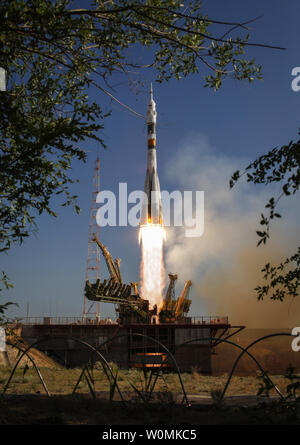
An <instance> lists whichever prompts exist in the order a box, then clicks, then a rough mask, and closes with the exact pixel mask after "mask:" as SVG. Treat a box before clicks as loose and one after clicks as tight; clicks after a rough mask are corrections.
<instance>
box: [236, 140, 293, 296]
mask: <svg viewBox="0 0 300 445" xmlns="http://www.w3.org/2000/svg"><path fill="white" fill-rule="evenodd" d="M244 175H246V177H247V181H248V182H252V183H254V184H265V185H268V184H271V183H274V182H281V183H282V186H281V189H282V191H281V193H280V194H279V195H278V196H277V197H276V198H275V197H271V198H270V200H269V202H268V203H267V204H266V206H265V207H266V209H268V214H267V216H266V215H264V214H263V213H262V214H261V219H260V225H261V226H263V228H262V229H261V230H257V232H256V233H257V235H258V237H259V240H258V243H257V245H258V246H259V245H261V244H266V242H267V240H268V239H269V238H270V224H271V220H273V219H275V218H281V215H280V214H279V213H277V212H276V207H277V205H278V203H279V201H280V199H281V198H282V197H287V196H291V195H294V194H295V193H296V192H297V191H298V190H299V186H300V140H298V141H297V142H293V141H291V142H290V143H289V144H287V145H284V146H282V147H280V148H273V149H272V150H271V151H269V152H268V153H266V154H265V155H262V156H260V157H259V158H257V159H256V160H255V161H254V162H252V163H251V164H249V165H248V166H247V167H246V169H245V170H244V171H243V172H242V173H240V171H236V172H235V173H234V174H233V175H232V177H231V180H230V187H233V186H234V185H235V183H236V182H237V181H238V180H239V179H240V178H241V177H242V176H244ZM261 271H262V272H263V278H264V279H265V281H266V284H265V285H264V286H257V287H256V288H255V291H256V294H257V298H258V300H262V299H263V298H264V297H267V296H270V298H271V299H273V300H280V301H282V300H283V299H284V298H285V297H287V296H291V297H296V296H297V295H298V289H299V285H300V247H298V249H297V251H296V252H295V253H294V254H293V255H291V256H289V257H288V258H286V259H285V260H283V261H282V262H281V263H280V264H279V265H276V266H273V265H271V264H270V263H267V264H266V265H265V266H264V267H263V269H262V270H261Z"/></svg>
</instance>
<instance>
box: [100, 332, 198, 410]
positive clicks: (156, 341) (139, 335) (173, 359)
mask: <svg viewBox="0 0 300 445" xmlns="http://www.w3.org/2000/svg"><path fill="white" fill-rule="evenodd" d="M130 335H133V336H136V337H143V338H147V339H148V340H151V341H153V342H154V343H156V344H158V345H159V346H161V347H162V348H163V349H164V351H165V352H166V353H167V354H168V355H169V356H170V358H171V359H172V361H173V363H174V365H175V367H176V372H177V375H178V378H179V381H180V385H181V389H182V392H183V400H185V402H186V404H187V406H188V405H189V401H188V398H187V394H186V391H185V387H184V384H183V381H182V378H181V373H180V369H179V367H178V364H177V361H176V359H175V357H174V355H173V354H172V353H171V352H170V351H169V349H168V348H167V347H166V346H165V345H163V344H162V343H161V342H160V341H158V340H156V339H155V338H153V337H149V335H145V334H138V333H131V334H130ZM121 337H128V334H119V335H115V336H114V337H111V338H109V339H107V340H106V341H104V342H103V343H101V344H100V345H99V346H98V348H101V347H102V346H104V345H106V344H107V343H111V342H113V341H114V340H116V339H117V338H121ZM163 362H164V360H163V361H162V363H161V366H162V364H163ZM153 389H154V387H153ZM153 389H152V391H153Z"/></svg>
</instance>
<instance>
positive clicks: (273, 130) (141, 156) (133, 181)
mask: <svg viewBox="0 0 300 445" xmlns="http://www.w3.org/2000/svg"><path fill="white" fill-rule="evenodd" d="M203 10H204V11H205V12H206V13H207V14H208V15H209V16H211V17H213V18H214V19H217V20H230V21H235V20H236V21H246V20H248V19H251V18H253V17H256V16H259V15H263V17H262V18H260V19H259V20H257V21H256V22H254V23H252V24H251V28H252V31H251V41H255V42H262V43H266V44H270V45H278V46H283V47H286V48H287V49H286V51H277V50H273V49H264V48H251V49H250V50H249V51H248V54H250V55H251V57H254V58H255V59H256V61H257V63H259V64H261V65H262V67H263V69H262V74H263V81H255V82H254V83H252V84H248V83H246V82H237V81H232V80H230V79H228V80H226V81H225V82H224V84H223V86H222V88H221V89H220V90H219V91H218V92H213V91H212V90H210V89H208V88H203V80H202V78H201V74H199V75H193V76H190V77H188V78H186V79H182V80H180V81H179V82H178V81H170V82H168V83H164V84H157V83H154V96H155V101H156V103H157V111H158V130H157V133H158V134H157V137H158V152H157V156H158V170H159V177H160V182H161V188H162V189H164V190H174V189H176V188H178V187H184V185H185V178H183V177H182V176H181V172H180V171H178V172H177V175H176V174H173V175H170V174H169V173H168V170H169V166H170V163H172V162H173V161H174V158H175V157H178V156H179V155H180V150H182V147H183V143H182V141H184V140H185V139H186V138H188V137H190V135H195V134H196V135H201V137H205V138H206V140H207V141H209V145H210V146H211V147H213V151H214V156H215V157H217V158H218V156H219V157H225V158H226V159H227V160H228V162H229V163H230V162H231V161H230V160H232V159H234V162H232V167H233V168H232V171H234V170H235V167H236V166H240V168H241V169H242V168H243V166H245V165H246V164H245V163H246V162H247V161H249V160H252V159H254V158H255V157H257V156H258V155H260V154H262V153H264V152H266V151H268V150H269V149H271V148H273V147H275V146H279V145H282V144H284V143H287V142H289V141H290V140H291V139H296V138H297V134H298V129H299V127H300V125H299V117H300V116H299V114H300V113H299V109H300V92H299V93H295V92H293V91H292V89H291V81H292V76H291V71H292V68H293V67H295V66H300V54H299V17H300V3H299V2H298V1H297V0H290V1H289V2H284V1H283V0H273V1H272V2H270V1H268V0H264V1H258V0H254V1H252V2H245V1H243V2H241V1H237V0H227V1H226V2H224V1H221V0H209V1H204V2H203ZM142 79H143V80H144V82H145V87H144V89H143V91H141V92H140V93H139V94H138V95H136V94H135V92H134V91H130V89H129V88H128V86H127V85H126V84H125V83H124V84H121V85H120V86H119V87H118V89H117V93H116V95H117V97H118V98H119V99H120V100H121V101H122V102H124V103H126V104H127V105H129V106H130V107H131V108H133V109H135V110H136V111H137V112H139V113H141V114H145V112H146V107H147V100H148V89H149V83H150V81H152V80H153V73H151V72H145V73H143V74H142ZM90 95H91V98H92V99H94V100H96V101H99V103H100V104H107V99H106V98H105V97H103V95H102V94H100V92H99V91H96V90H91V92H90ZM106 106H107V105H106ZM112 111H113V112H112V115H111V116H110V117H109V118H107V119H106V121H105V123H104V124H105V129H104V131H103V132H102V136H103V138H104V141H105V143H106V144H107V146H108V148H107V150H103V149H101V150H100V164H101V188H102V189H106V190H112V191H117V190H118V184H119V183H120V182H127V183H128V191H129V192H130V191H131V190H136V189H142V188H143V185H144V178H145V170H146V156H147V151H146V129H145V124H144V122H143V120H141V119H139V118H137V117H136V116H134V115H132V114H130V113H128V112H127V111H126V110H124V109H122V108H121V107H120V106H119V105H117V104H113V109H112ZM82 146H83V147H84V149H86V150H87V151H88V161H87V163H86V164H79V163H75V164H74V167H73V171H72V176H73V177H74V178H78V179H79V180H80V183H79V184H78V185H76V186H74V187H73V190H74V192H76V193H77V194H78V195H79V205H80V207H81V209H82V211H81V214H80V215H79V216H77V215H76V214H75V212H74V211H72V210H71V209H66V208H60V209H59V216H58V218H55V219H54V218H52V217H48V216H46V215H45V216H41V217H40V218H39V220H38V226H39V232H38V233H37V235H36V236H35V235H33V236H32V237H31V238H30V239H28V240H27V241H26V242H25V243H24V244H23V245H22V246H21V247H17V246H16V247H14V248H13V249H12V250H11V251H10V252H9V254H8V255H3V254H2V263H1V265H2V269H3V270H5V271H6V273H7V274H8V275H9V277H10V279H11V280H12V282H13V283H14V285H15V287H14V289H13V290H12V291H11V292H10V294H9V295H10V299H11V300H13V301H17V302H18V303H19V308H18V309H17V308H15V309H13V310H12V311H11V314H13V315H16V316H22V315H24V314H25V312H26V305H27V302H28V303H29V306H30V315H32V316H38V315H53V316H55V315H56V314H59V315H64V316H78V315H79V314H81V311H82V304H83V286H84V277H85V266H86V256H87V239H88V225H89V210H90V203H91V192H92V175H93V163H94V160H95V154H96V149H97V147H96V145H95V144H94V143H93V142H89V141H88V142H86V144H83V145H82ZM197 162H199V169H200V167H201V156H198V157H197ZM173 164H174V162H173ZM185 174H187V175H188V173H185ZM228 180H229V178H228ZM202 186H203V189H204V190H205V188H206V184H205V183H202ZM226 187H228V182H224V188H226ZM258 190H259V189H258ZM234 193H235V195H234V196H236V199H237V200H239V201H243V197H244V195H243V194H246V193H248V192H247V190H245V189H244V188H243V187H242V186H241V188H240V190H237V191H235V192H234ZM255 193H256V192H255ZM298 203H299V202H298ZM57 204H58V203H56V202H55V201H54V206H56V205H57ZM209 204H210V203H209V200H208V201H206V206H208V207H209ZM296 204H297V202H296ZM261 210H262V209H261V208H259V206H258V207H257V214H258V215H259V213H260V211H261ZM288 217H289V216H288V215H287V218H288ZM292 217H293V218H294V217H295V214H294V213H292ZM296 217H297V215H296ZM285 221H286V220H285ZM287 222H288V223H289V221H287ZM281 224H283V222H282V223H281ZM254 229H255V228H254ZM101 236H102V242H103V243H104V244H105V245H106V246H107V247H108V248H109V250H110V251H111V253H112V255H113V256H114V257H121V258H122V259H123V262H122V265H121V267H122V272H123V276H124V279H125V280H126V281H130V280H131V281H135V280H138V278H139V246H138V242H137V229H135V228H131V227H125V228H119V227H116V228H111V227H110V228H102V229H101ZM254 243H255V239H254ZM287 253H289V252H287ZM291 253H292V252H291ZM203 262H205V259H203ZM101 267H102V269H101V273H102V277H106V275H107V271H106V267H105V264H104V261H102V263H101ZM184 278H185V279H188V278H189V277H184ZM199 280H201V277H199ZM195 292H196V291H195ZM192 296H193V298H194V299H195V300H197V299H200V298H201V296H198V295H196V294H192ZM102 308H103V315H106V314H107V313H110V311H111V308H110V305H107V306H105V305H102ZM199 308H200V306H199V305H197V304H195V305H194V309H193V308H192V311H194V313H193V315H197V313H196V312H195V311H197V309H199ZM224 315H226V314H224Z"/></svg>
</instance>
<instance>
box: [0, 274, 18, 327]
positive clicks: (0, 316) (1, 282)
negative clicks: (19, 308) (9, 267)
mask: <svg viewBox="0 0 300 445" xmlns="http://www.w3.org/2000/svg"><path fill="white" fill-rule="evenodd" d="M0 286H1V287H0V294H1V292H2V291H3V290H4V289H6V290H8V289H10V288H12V287H13V285H12V284H11V283H10V282H9V279H8V277H7V275H6V274H5V273H4V272H3V271H2V276H1V278H0ZM3 286H4V287H3ZM12 304H14V305H16V303H12V302H11V301H8V302H7V303H3V304H0V326H1V325H4V324H6V323H7V317H6V316H5V311H6V310H7V309H8V307H9V306H11V305H12Z"/></svg>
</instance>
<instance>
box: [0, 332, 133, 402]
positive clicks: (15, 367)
mask: <svg viewBox="0 0 300 445" xmlns="http://www.w3.org/2000/svg"><path fill="white" fill-rule="evenodd" d="M54 339H55V340H74V341H76V342H78V343H80V344H82V345H84V346H86V347H88V348H89V349H91V350H92V351H93V352H95V353H96V354H97V355H98V356H99V358H100V361H101V362H102V361H103V362H104V363H105V365H106V366H107V368H108V370H109V372H110V374H111V377H112V379H113V373H112V370H111V368H110V366H109V364H108V363H107V361H106V359H105V357H103V355H102V354H101V353H100V352H99V351H97V349H96V348H94V347H93V346H91V345H90V344H89V343H86V342H84V341H82V340H79V339H78V338H75V337H64V336H58V337H51V338H50V339H49V338H48V337H47V338H42V339H40V340H38V341H36V342H35V343H32V344H31V345H30V346H28V348H27V349H26V350H25V351H23V353H22V354H21V356H20V357H19V359H18V361H17V362H16V364H15V366H14V368H13V370H12V372H11V374H10V376H9V379H8V381H7V382H6V384H5V386H4V389H3V391H2V395H4V394H5V392H6V390H7V388H8V386H9V384H10V382H11V379H12V377H13V376H14V373H15V371H16V369H17V367H18V365H19V363H20V361H21V360H22V358H23V357H24V355H26V354H27V353H28V351H29V350H30V349H31V348H33V347H34V346H36V345H38V344H40V343H44V342H45V341H51V340H54ZM116 387H117V389H118V392H119V394H120V397H121V399H122V401H123V403H125V401H124V399H123V396H122V393H121V391H120V388H119V386H118V383H117V382H116ZM47 394H48V396H50V394H49V393H48V392H47Z"/></svg>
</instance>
